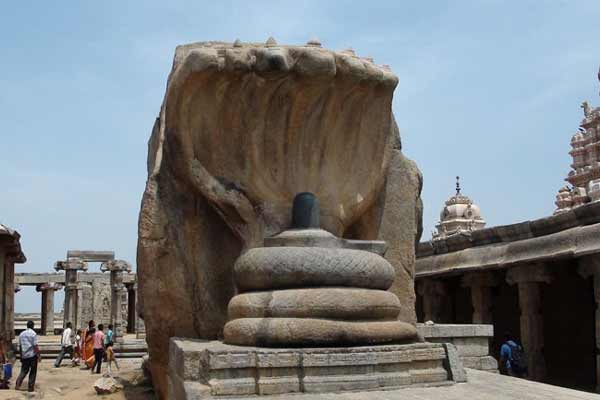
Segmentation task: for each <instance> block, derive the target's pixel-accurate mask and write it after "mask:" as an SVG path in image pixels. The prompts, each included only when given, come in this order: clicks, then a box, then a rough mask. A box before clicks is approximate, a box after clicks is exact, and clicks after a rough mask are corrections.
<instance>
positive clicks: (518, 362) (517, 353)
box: [508, 342, 527, 374]
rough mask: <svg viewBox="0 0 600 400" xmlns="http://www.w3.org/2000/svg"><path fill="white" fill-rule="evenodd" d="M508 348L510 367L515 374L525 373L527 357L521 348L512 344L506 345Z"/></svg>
mask: <svg viewBox="0 0 600 400" xmlns="http://www.w3.org/2000/svg"><path fill="white" fill-rule="evenodd" d="M508 346H509V347H510V366H511V368H512V370H513V371H514V372H516V373H517V374H525V373H527V356H526V355H525V350H523V347H522V346H519V345H518V344H514V343H510V342H509V343H508Z"/></svg>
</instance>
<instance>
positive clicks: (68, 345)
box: [54, 322, 73, 368]
mask: <svg viewBox="0 0 600 400" xmlns="http://www.w3.org/2000/svg"><path fill="white" fill-rule="evenodd" d="M72 335H73V330H72V329H71V323H70V322H67V327H66V328H65V330H64V331H63V333H62V337H61V338H60V353H59V354H58V357H57V358H56V361H55V362H54V368H58V367H60V363H61V362H62V360H63V358H64V357H65V354H67V353H68V354H69V356H70V357H71V358H73V341H72V339H71V336H72Z"/></svg>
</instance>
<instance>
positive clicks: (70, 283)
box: [54, 258, 87, 329]
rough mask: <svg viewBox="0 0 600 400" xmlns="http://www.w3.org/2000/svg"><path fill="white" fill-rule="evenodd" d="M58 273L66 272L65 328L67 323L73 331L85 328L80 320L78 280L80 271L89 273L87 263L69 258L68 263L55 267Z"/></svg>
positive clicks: (58, 264) (63, 262)
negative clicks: (69, 323) (71, 326)
mask: <svg viewBox="0 0 600 400" xmlns="http://www.w3.org/2000/svg"><path fill="white" fill-rule="evenodd" d="M54 269H55V270H57V271H60V270H64V271H65V303H64V317H63V328H64V327H66V326H67V322H71V323H72V324H73V329H78V328H83V325H84V324H85V322H84V321H82V320H81V318H80V314H81V312H80V310H79V308H80V304H79V301H78V300H79V295H78V292H79V282H78V279H77V273H78V271H87V263H86V262H85V261H83V260H80V259H78V258H68V259H67V260H66V261H57V262H56V264H55V265H54Z"/></svg>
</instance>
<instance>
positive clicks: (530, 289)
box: [506, 264, 552, 381]
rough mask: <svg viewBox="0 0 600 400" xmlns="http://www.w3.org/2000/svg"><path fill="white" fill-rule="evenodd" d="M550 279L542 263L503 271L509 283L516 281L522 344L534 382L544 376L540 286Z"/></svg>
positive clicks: (544, 362)
mask: <svg viewBox="0 0 600 400" xmlns="http://www.w3.org/2000/svg"><path fill="white" fill-rule="evenodd" d="M551 280H552V277H551V274H550V272H549V271H548V269H547V267H546V266H545V265H543V264H531V265H525V266H522V267H516V268H512V269H510V270H509V271H508V272H507V273H506V281H507V282H508V284H509V285H514V284H517V285H518V288H519V308H520V309H521V315H520V323H521V343H522V344H523V347H524V348H525V352H526V354H527V361H528V363H527V364H528V368H529V378H530V379H533V380H535V381H543V380H544V378H545V377H546V360H545V359H544V353H543V350H544V321H543V318H542V307H541V300H542V299H541V285H542V283H550V282H551Z"/></svg>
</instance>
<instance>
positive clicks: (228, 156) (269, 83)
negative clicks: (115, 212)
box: [0, 38, 600, 400]
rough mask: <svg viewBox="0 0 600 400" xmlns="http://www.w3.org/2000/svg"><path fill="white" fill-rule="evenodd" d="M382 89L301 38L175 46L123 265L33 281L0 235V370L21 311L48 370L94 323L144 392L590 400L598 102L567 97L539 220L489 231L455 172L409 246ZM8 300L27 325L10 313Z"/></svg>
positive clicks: (376, 68) (409, 196) (387, 76)
mask: <svg viewBox="0 0 600 400" xmlns="http://www.w3.org/2000/svg"><path fill="white" fill-rule="evenodd" d="M397 84H398V77H397V76H396V75H395V74H394V72H392V70H391V68H390V67H389V66H387V65H379V64H377V63H376V62H375V61H374V60H373V59H372V58H369V57H362V56H360V55H358V54H356V53H355V52H354V51H353V50H352V49H346V50H342V51H332V50H328V49H326V48H324V47H323V45H322V44H321V42H320V41H319V40H318V39H311V40H310V41H308V42H307V43H306V44H301V45H283V44H280V43H278V42H277V41H276V40H275V39H273V38H269V39H268V40H267V41H266V42H264V43H247V42H242V41H240V40H236V41H235V42H233V43H229V42H217V41H212V42H198V43H192V44H187V45H182V46H178V47H177V48H176V50H175V55H174V61H173V66H172V70H171V72H170V74H169V77H168V81H167V87H166V93H165V96H164V99H163V100H162V106H161V108H160V113H159V115H158V117H157V118H156V121H155V123H154V127H153V129H152V132H151V134H150V138H149V141H148V149H147V151H148V158H147V160H148V161H147V173H148V176H147V181H146V186H145V190H144V193H143V195H142V203H141V210H140V213H139V222H138V224H139V225H138V242H137V260H135V262H133V260H123V259H119V258H118V257H116V255H115V253H114V252H113V251H108V250H73V249H69V250H66V257H65V258H64V259H61V260H53V261H55V262H54V265H53V268H51V267H49V268H48V271H47V272H46V273H29V272H27V263H26V261H27V260H26V256H25V254H26V252H27V249H25V248H22V246H21V237H20V235H19V233H18V232H17V231H15V230H13V229H11V228H8V227H6V226H4V225H0V265H1V266H3V269H0V288H1V291H0V307H1V308H2V314H1V315H0V350H1V352H2V358H3V359H4V361H5V363H7V364H8V363H12V364H14V365H15V366H17V365H18V363H16V364H15V359H18V358H19V357H20V354H19V352H18V351H17V348H16V347H17V346H16V343H17V342H16V339H15V338H16V335H18V334H19V333H20V332H21V331H23V330H24V329H25V322H26V320H28V319H33V320H34V321H35V329H36V331H37V333H38V334H39V335H40V336H41V337H42V338H44V337H47V338H48V339H47V340H46V341H44V342H43V343H44V345H42V346H41V347H42V348H41V351H42V357H45V358H50V357H55V356H56V354H57V352H58V349H59V348H60V334H61V333H62V332H63V329H64V328H65V327H66V324H67V323H68V322H70V323H71V324H72V325H73V328H75V329H81V328H85V327H86V325H87V323H88V321H89V320H94V321H96V323H103V324H106V325H108V324H111V325H112V326H113V331H114V338H115V345H114V348H115V353H116V356H117V359H136V360H139V363H140V365H141V367H140V369H143V371H144V373H145V374H146V375H147V377H148V379H150V381H151V384H152V389H151V391H149V392H148V393H147V394H146V396H147V397H143V398H148V399H150V398H157V399H161V400H166V399H181V400H184V399H217V398H255V397H257V396H265V397H266V398H272V399H282V398H288V397H290V396H292V395H294V397H290V398H299V399H303V398H305V399H326V398H327V399H329V398H333V397H328V396H330V394H331V393H336V394H337V395H336V396H340V397H339V398H340V399H362V398H367V397H371V396H372V397H373V398H378V399H379V398H382V399H383V398H386V399H438V398H439V399H442V398H444V399H459V398H460V399H463V398H468V396H470V397H471V398H476V399H479V398H486V399H488V398H489V399H534V398H535V399H537V398H547V399H575V398H576V399H588V398H589V399H596V398H598V399H600V396H598V395H596V394H595V392H598V391H600V356H598V349H599V348H600V334H599V333H598V331H599V330H600V308H598V307H597V303H598V302H600V201H599V200H600V108H592V107H591V106H590V105H589V104H588V103H587V102H584V103H583V106H582V108H583V112H584V118H583V120H582V121H581V123H580V124H579V127H578V130H577V132H576V133H575V134H574V135H573V136H572V139H571V142H570V145H571V150H570V152H569V154H570V155H571V156H572V158H573V163H572V164H571V166H570V167H571V172H569V173H568V175H567V176H566V178H565V181H566V186H564V187H562V188H561V189H560V190H559V191H558V194H557V196H556V201H555V204H556V211H555V212H554V214H553V215H548V216H546V217H544V218H540V219H535V220H530V221H523V222H519V223H514V224H511V225H504V226H493V227H486V222H485V220H484V216H485V209H480V207H479V206H478V205H477V204H476V203H475V202H474V200H472V199H471V197H469V196H467V195H466V194H464V193H463V192H464V188H465V187H468V188H469V189H468V191H469V192H470V193H471V194H472V195H473V199H475V198H476V191H477V189H476V188H477V184H476V182H464V181H463V182H461V181H460V180H459V178H458V177H457V178H456V179H457V181H456V193H454V194H453V195H452V196H451V197H450V198H449V199H448V200H447V201H446V202H445V204H444V205H443V206H442V210H441V213H440V220H439V223H438V224H437V225H436V231H435V232H433V235H432V236H431V239H430V240H426V241H422V239H425V238H422V214H423V202H422V200H421V189H422V187H423V184H427V176H425V177H423V176H422V174H421V172H420V171H419V169H418V167H417V164H416V163H415V162H414V161H412V160H410V159H408V158H407V157H406V156H405V154H404V152H403V148H402V144H401V140H400V132H399V130H398V126H397V124H396V119H395V117H394V115H393V113H392V99H393V95H394V91H395V89H396V86H397ZM156 101H157V103H158V101H159V99H156ZM576 128H577V127H576ZM565 144H566V140H565ZM565 147H566V146H565ZM566 151H567V150H566ZM565 169H567V168H566V166H565ZM456 174H458V175H460V171H456ZM461 186H462V187H461ZM557 186H561V185H560V183H559V182H557ZM549 201H551V199H549ZM425 206H426V207H437V205H430V204H427V205H425ZM93 263H97V264H98V265H100V271H102V272H89V271H88V265H89V264H93ZM24 286H34V287H35V288H36V290H37V291H38V292H39V293H40V313H39V315H33V316H31V315H29V316H20V315H16V314H15V310H14V304H15V303H14V301H15V296H19V294H18V292H19V290H20V288H22V287H24ZM58 291H63V292H64V304H63V305H62V311H61V312H60V313H55V309H56V308H60V307H57V305H56V304H55V301H54V296H55V293H57V292H58ZM507 335H510V336H511V337H512V339H513V340H514V341H515V342H518V343H519V344H521V345H522V349H523V352H522V354H523V357H524V360H523V362H524V363H525V364H526V366H527V370H526V372H525V373H523V374H521V376H519V377H516V376H505V375H506V374H507V372H509V371H508V370H507V367H506V360H505V359H503V358H502V356H501V347H502V345H503V344H504V343H505V342H506V340H507V339H506V336H507ZM113 372H114V371H113ZM510 375H514V374H512V373H510ZM1 378H2V377H0V381H1ZM489 388H495V389H494V390H489ZM92 392H93V390H92ZM1 395H2V392H1V391H0V397H1ZM15 398H16V397H15ZM119 398H120V397H119ZM123 398H129V397H123ZM132 398H133V397H132ZM135 398H142V397H135ZM335 398H338V397H335Z"/></svg>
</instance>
